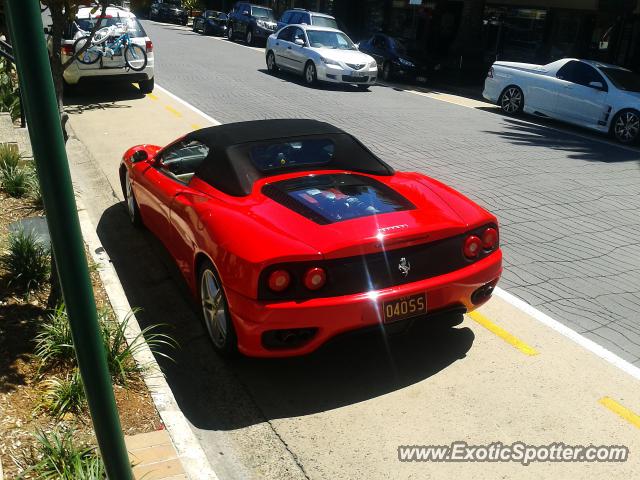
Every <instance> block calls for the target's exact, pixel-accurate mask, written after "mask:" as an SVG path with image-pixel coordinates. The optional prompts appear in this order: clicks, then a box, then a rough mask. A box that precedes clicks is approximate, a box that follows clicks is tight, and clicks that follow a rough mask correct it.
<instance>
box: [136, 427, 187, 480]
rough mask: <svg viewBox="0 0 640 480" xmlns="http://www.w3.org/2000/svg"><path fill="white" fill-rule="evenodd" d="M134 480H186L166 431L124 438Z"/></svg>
mask: <svg viewBox="0 0 640 480" xmlns="http://www.w3.org/2000/svg"><path fill="white" fill-rule="evenodd" d="M124 440H125V444H126V446H127V451H128V452H129V459H130V460H131V463H132V465H133V475H134V477H135V478H136V480H142V479H144V480H181V479H184V480H186V479H187V478H188V477H187V475H186V473H185V472H184V469H183V468H182V463H181V462H180V458H178V452H176V449H175V447H174V446H173V443H172V442H171V437H170V436H169V433H168V432H167V431H166V430H158V431H156V432H149V433H140V434H138V435H132V436H129V437H125V439H124Z"/></svg>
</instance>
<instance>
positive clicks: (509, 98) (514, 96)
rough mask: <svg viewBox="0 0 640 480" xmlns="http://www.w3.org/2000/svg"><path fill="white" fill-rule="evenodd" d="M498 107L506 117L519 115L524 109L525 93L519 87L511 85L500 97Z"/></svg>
mask: <svg viewBox="0 0 640 480" xmlns="http://www.w3.org/2000/svg"><path fill="white" fill-rule="evenodd" d="M498 106H499V107H500V110H502V113H504V114H506V115H519V114H521V113H522V110H523V109H524V93H523V92H522V89H521V88H520V87H518V86H517V85H509V86H508V87H507V88H505V89H504V90H503V91H502V93H501V94H500V97H498Z"/></svg>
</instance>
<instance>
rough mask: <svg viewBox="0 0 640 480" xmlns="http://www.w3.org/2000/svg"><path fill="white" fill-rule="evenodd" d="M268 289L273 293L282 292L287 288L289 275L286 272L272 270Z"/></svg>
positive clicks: (289, 279) (289, 281)
mask: <svg viewBox="0 0 640 480" xmlns="http://www.w3.org/2000/svg"><path fill="white" fill-rule="evenodd" d="M268 282H269V288H270V289H271V290H272V291H274V292H282V291H284V290H286V289H287V288H288V287H289V284H290V283H291V275H289V272H287V271H286V270H274V271H273V272H271V274H270V275H269V280H268Z"/></svg>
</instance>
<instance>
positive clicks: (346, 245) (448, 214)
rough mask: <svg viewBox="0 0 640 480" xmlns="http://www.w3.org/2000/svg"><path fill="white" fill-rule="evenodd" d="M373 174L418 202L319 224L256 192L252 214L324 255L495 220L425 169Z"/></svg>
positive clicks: (394, 244)
mask: <svg viewBox="0 0 640 480" xmlns="http://www.w3.org/2000/svg"><path fill="white" fill-rule="evenodd" d="M322 173H326V172H322ZM374 178H375V179H376V180H378V181H379V182H381V183H384V184H385V185H387V186H389V187H390V188H391V189H393V190H394V191H396V192H397V193H399V194H400V195H402V196H403V197H405V198H406V199H407V200H409V202H411V203H412V204H413V205H414V206H415V207H416V208H413V209H407V210H402V211H394V212H390V213H383V214H376V215H369V216H364V217H360V218H354V219H350V220H343V221H337V222H334V223H329V224H319V223H317V222H314V221H313V220H311V219H309V218H307V217H305V216H304V215H301V214H300V213H298V212H295V211H293V210H292V209H291V208H289V207H288V206H285V205H283V204H281V203H279V202H276V201H274V200H273V199H271V198H268V197H267V196H265V195H263V194H257V197H258V200H259V201H258V203H257V204H254V205H253V206H252V207H251V209H250V210H251V216H252V217H253V218H254V219H259V222H260V223H261V224H263V225H264V226H265V227H267V228H269V229H270V230H273V231H279V232H280V233H281V234H282V235H283V236H285V237H287V238H292V239H296V240H298V241H300V242H302V243H304V244H306V245H308V246H310V247H311V248H313V249H314V250H315V251H316V252H318V253H321V254H322V255H323V256H324V257H325V258H339V257H347V256H352V255H362V254H366V253H373V252H378V251H381V250H383V249H396V248H400V247H406V246H411V245H415V244H420V243H425V242H431V241H435V240H439V239H442V238H446V237H451V236H455V235H459V234H462V233H464V232H465V231H467V230H469V229H470V228H472V227H475V226H478V225H482V224H483V223H487V222H490V221H495V218H494V217H493V216H492V215H490V214H489V213H487V212H486V211H484V210H483V209H482V208H480V207H478V206H477V205H476V204H474V203H473V202H471V200H468V199H466V198H465V197H463V196H462V195H460V194H458V193H457V192H454V191H453V190H451V189H448V187H446V186H444V185H442V184H440V183H438V182H435V181H433V180H431V179H429V178H428V177H425V176H423V175H419V174H413V173H396V174H395V175H393V176H390V177H379V176H377V177H374ZM277 180H278V179H265V181H263V182H260V184H258V183H257V184H256V185H255V187H256V188H257V190H258V191H260V189H261V188H262V186H264V185H265V184H267V183H270V182H274V181H277ZM254 191H255V190H254ZM460 206H462V207H463V208H459V207H460ZM454 207H456V208H455V209H454Z"/></svg>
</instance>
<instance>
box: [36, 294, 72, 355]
mask: <svg viewBox="0 0 640 480" xmlns="http://www.w3.org/2000/svg"><path fill="white" fill-rule="evenodd" d="M35 341H36V347H35V350H34V353H35V355H36V357H38V358H39V359H40V363H41V366H51V365H55V364H58V363H63V364H66V363H71V362H73V361H74V360H75V355H76V354H75V350H74V349H73V338H72V337H71V326H70V325H69V317H68V316H67V311H66V310H65V308H64V304H60V305H58V307H57V308H56V309H55V310H54V311H52V312H51V313H49V314H48V315H47V317H46V318H45V319H44V320H43V321H42V323H41V324H40V331H39V332H38V334H37V335H36V337H35Z"/></svg>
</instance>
